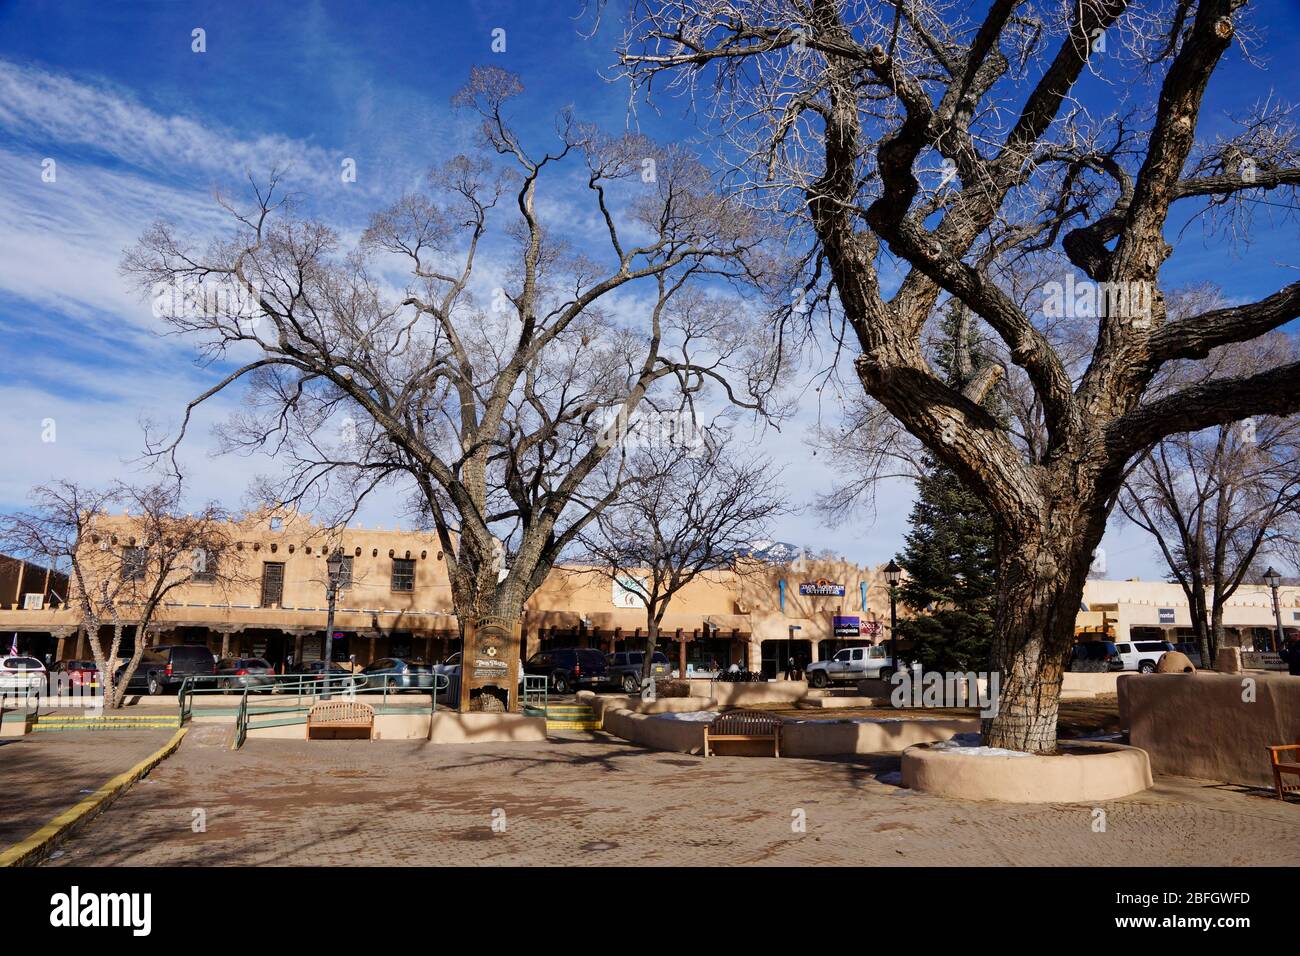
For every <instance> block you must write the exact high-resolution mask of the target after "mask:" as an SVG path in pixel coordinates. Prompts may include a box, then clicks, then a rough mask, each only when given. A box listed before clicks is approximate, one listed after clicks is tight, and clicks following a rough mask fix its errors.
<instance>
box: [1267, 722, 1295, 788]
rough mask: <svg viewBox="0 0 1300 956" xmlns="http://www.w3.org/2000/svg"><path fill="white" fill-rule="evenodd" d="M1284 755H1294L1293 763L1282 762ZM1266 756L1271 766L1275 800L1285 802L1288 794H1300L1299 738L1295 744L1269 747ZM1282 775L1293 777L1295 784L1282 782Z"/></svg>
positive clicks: (1286, 781) (1287, 781)
mask: <svg viewBox="0 0 1300 956" xmlns="http://www.w3.org/2000/svg"><path fill="white" fill-rule="evenodd" d="M1284 753H1294V754H1295V762H1288V761H1287V760H1284V759H1283V758H1282V754H1284ZM1268 755H1269V760H1270V762H1271V763H1272V765H1273V766H1272V770H1273V787H1274V789H1275V790H1276V791H1277V798H1278V799H1279V800H1285V799H1286V795H1287V794H1288V793H1300V737H1297V738H1296V742H1295V743H1293V744H1280V745H1279V746H1277V747H1269V748H1268ZM1283 774H1287V775H1288V776H1292V777H1295V782H1294V783H1293V782H1292V781H1290V780H1283V779H1282V775H1283Z"/></svg>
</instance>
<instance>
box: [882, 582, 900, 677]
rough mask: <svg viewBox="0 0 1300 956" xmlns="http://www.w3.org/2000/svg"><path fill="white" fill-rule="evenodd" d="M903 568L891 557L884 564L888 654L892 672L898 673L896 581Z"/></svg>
mask: <svg viewBox="0 0 1300 956" xmlns="http://www.w3.org/2000/svg"><path fill="white" fill-rule="evenodd" d="M902 577H903V569H902V568H900V567H899V566H898V565H897V564H896V563H895V562H894V559H893V558H890V559H889V563H888V564H887V565H885V580H886V581H888V582H889V656H890V657H892V658H893V659H894V673H895V674H897V673H898V582H899V581H900V580H901V579H902Z"/></svg>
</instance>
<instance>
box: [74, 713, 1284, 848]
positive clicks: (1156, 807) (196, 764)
mask: <svg viewBox="0 0 1300 956" xmlns="http://www.w3.org/2000/svg"><path fill="white" fill-rule="evenodd" d="M228 748H229V728H226V727H220V726H213V725H199V726H195V727H194V728H193V729H192V730H191V732H190V734H189V736H188V737H187V738H186V739H185V741H184V743H183V744H182V746H181V748H180V750H179V751H178V752H177V753H176V754H174V755H173V756H172V757H170V758H169V759H168V760H166V761H164V762H163V764H161V765H160V766H159V767H158V768H156V769H155V770H154V771H153V772H152V773H151V774H150V775H149V777H147V778H146V779H145V780H143V781H142V782H141V783H139V784H137V785H136V786H135V787H134V788H133V789H132V790H131V791H130V792H129V793H128V794H126V795H125V796H124V797H123V798H121V799H120V800H118V801H117V802H116V803H115V804H114V805H113V806H112V807H111V809H109V810H108V811H107V812H106V813H104V814H103V815H102V816H100V817H99V818H98V819H96V820H95V821H94V822H92V823H91V824H89V825H88V826H87V828H86V829H84V830H83V831H81V832H80V833H79V834H78V835H77V836H76V837H74V838H73V839H71V840H70V841H69V842H68V843H67V844H65V845H64V847H63V849H64V852H63V853H62V854H61V855H60V856H59V857H58V858H57V859H55V860H53V861H52V863H53V864H54V865H61V864H72V865H91V866H108V865H114V866H116V865H178V864H179V865H185V864H195V865H199V864H218V865H241V866H247V865H258V864H290V865H297V864H307V865H312V864H315V865H321V864H326V865H339V864H343V865H346V864H395V865H409V864H420V865H436V864H455V865H472V864H523V865H545V864H556V865H572V864H620V865H630V864H638V863H649V864H653V865H688V866H689V865H696V864H699V865H752V864H783V865H794V866H800V865H810V864H865V865H875V866H879V865H923V864H929V865H944V866H957V865H1003V864H1023V865H1055V864H1077V865H1090V866H1124V865H1150V864H1152V863H1159V864H1161V865H1193V864H1197V865H1232V866H1237V865H1260V864H1272V865H1279V864H1280V865H1288V864H1289V865H1294V864H1297V863H1300V805H1297V804H1295V803H1290V804H1282V803H1279V802H1278V801H1277V800H1275V799H1270V798H1267V797H1265V796H1262V795H1260V794H1258V793H1246V792H1241V791H1239V790H1238V789H1234V788H1227V787H1219V786H1216V785H1214V784H1211V783H1209V782H1206V781H1196V780H1187V779H1182V778H1170V777H1159V778H1157V780H1156V786H1155V788H1154V789H1153V790H1150V791H1148V792H1146V793H1143V794H1141V795H1139V796H1136V797H1132V798H1128V799H1124V800H1117V801H1113V802H1110V803H1108V804H1105V805H1104V809H1105V811H1106V832H1104V833H1097V832H1093V819H1094V815H1093V808H1092V807H1090V806H1069V805H1044V806H1011V805H1000V804H983V803H968V802H961V801H954V800H948V799H942V798H936V797H933V796H926V795H923V794H918V793H912V792H909V791H906V790H903V789H901V788H900V787H899V786H898V785H897V784H894V783H891V782H888V781H890V780H891V777H890V776H889V774H890V773H891V772H892V771H896V770H897V766H898V761H897V758H879V759H875V758H869V759H862V760H858V761H853V762H849V761H840V760H833V761H832V760H825V761H821V760H795V759H781V760H771V759H756V758H739V757H731V758H728V757H717V758H712V759H710V760H707V761H706V760H703V759H701V758H699V757H691V756H686V755H683V754H676V753H665V752H657V751H648V750H644V749H641V748H639V747H635V746H632V745H629V744H626V743H624V742H622V741H619V740H615V739H613V738H610V737H607V736H605V735H603V734H599V733H597V734H582V733H573V734H569V735H566V736H563V737H557V738H555V739H553V740H551V741H548V742H547V743H545V744H498V745H490V746H475V747H470V748H463V747H453V746H431V745H428V744H424V743H408V742H391V743H382V744H380V743H371V742H353V741H320V742H314V743H310V744H309V743H307V742H305V741H303V742H298V741H274V740H257V741H250V742H249V743H248V744H247V745H246V746H245V747H244V748H243V750H241V751H231V750H229V749H228ZM882 776H883V777H884V780H883V781H882V780H881V779H880V778H881V777H882ZM195 809H203V810H204V811H206V817H207V830H206V832H203V833H195V832H193V831H192V829H191V823H192V820H193V819H194V814H193V811H194V810H195ZM796 809H802V810H803V811H805V813H806V817H807V832H806V833H802V834H800V833H796V832H793V831H792V827H791V823H792V820H793V816H792V812H793V811H795V810H796ZM494 811H504V822H505V830H504V832H494V829H493V822H494ZM495 819H497V820H500V819H501V814H500V813H499V812H498V813H497V814H496V816H495Z"/></svg>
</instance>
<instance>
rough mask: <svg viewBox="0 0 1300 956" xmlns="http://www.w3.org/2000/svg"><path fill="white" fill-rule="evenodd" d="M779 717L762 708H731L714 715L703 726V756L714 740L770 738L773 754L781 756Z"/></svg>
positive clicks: (706, 754)
mask: <svg viewBox="0 0 1300 956" xmlns="http://www.w3.org/2000/svg"><path fill="white" fill-rule="evenodd" d="M781 723H782V721H781V718H780V717H778V716H776V714H769V713H767V712H766V711H763V710H732V711H728V712H727V713H725V714H719V715H718V716H717V717H714V718H713V719H712V720H711V721H709V722H708V724H706V725H705V727H704V756H706V757H709V756H712V754H710V753H709V744H710V743H711V742H713V741H715V740H770V741H772V747H773V751H774V753H773V756H776V757H779V756H781Z"/></svg>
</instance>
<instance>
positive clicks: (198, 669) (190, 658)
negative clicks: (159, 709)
mask: <svg viewBox="0 0 1300 956" xmlns="http://www.w3.org/2000/svg"><path fill="white" fill-rule="evenodd" d="M126 668H127V665H126V664H120V665H118V668H117V671H116V674H115V676H114V680H115V681H120V680H121V679H122V675H124V674H125V673H126ZM216 672H217V659H216V657H214V656H213V654H212V652H211V651H210V650H208V649H207V648H206V647H204V646H203V645H202V644H163V645H160V646H158V647H150V648H146V649H145V652H144V654H143V655H142V656H141V658H140V663H139V665H138V666H137V667H136V669H135V673H134V674H132V675H131V680H130V681H128V682H127V685H126V689H127V690H128V691H130V690H145V691H147V692H148V693H150V694H153V695H157V694H161V693H163V691H170V690H176V689H177V688H179V687H180V686H181V683H182V682H183V681H184V680H185V678H187V677H207V676H212V675H214V674H216ZM204 684H205V685H206V686H208V687H211V686H212V683H211V682H210V681H205V682H204Z"/></svg>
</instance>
